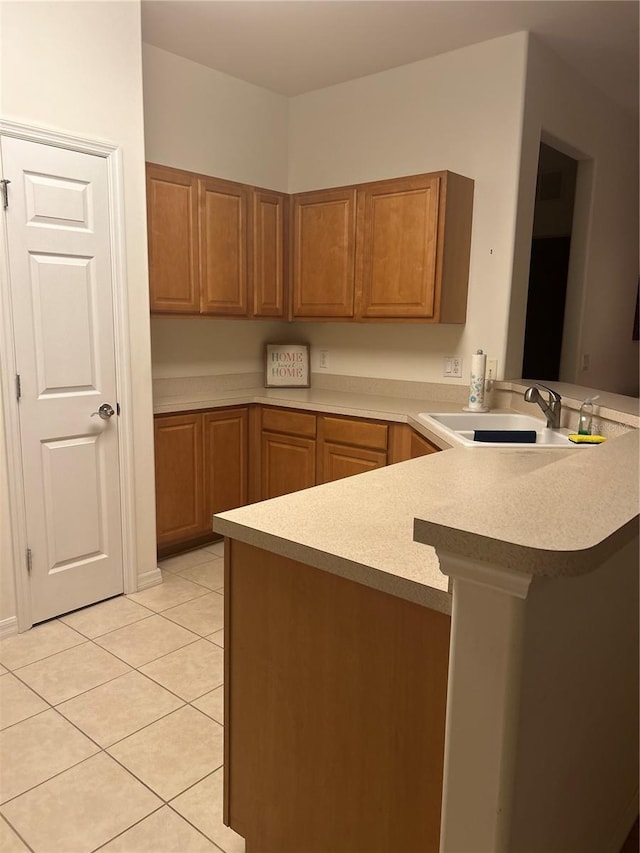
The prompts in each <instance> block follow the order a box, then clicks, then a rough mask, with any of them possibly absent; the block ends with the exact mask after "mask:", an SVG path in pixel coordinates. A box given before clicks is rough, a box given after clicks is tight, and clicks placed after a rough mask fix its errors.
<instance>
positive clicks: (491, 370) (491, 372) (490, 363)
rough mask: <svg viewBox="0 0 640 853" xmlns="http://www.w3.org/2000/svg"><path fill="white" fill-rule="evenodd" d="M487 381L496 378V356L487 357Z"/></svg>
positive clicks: (493, 380)
mask: <svg viewBox="0 0 640 853" xmlns="http://www.w3.org/2000/svg"><path fill="white" fill-rule="evenodd" d="M485 378H486V379H487V381H488V382H495V380H496V379H497V378H498V359H497V358H488V359H487V375H486V377H485Z"/></svg>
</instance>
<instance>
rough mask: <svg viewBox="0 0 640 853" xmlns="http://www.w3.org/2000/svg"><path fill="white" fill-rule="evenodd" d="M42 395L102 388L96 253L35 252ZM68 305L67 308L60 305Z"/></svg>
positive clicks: (33, 272)
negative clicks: (97, 348)
mask: <svg viewBox="0 0 640 853" xmlns="http://www.w3.org/2000/svg"><path fill="white" fill-rule="evenodd" d="M30 262H31V299H32V305H33V337H34V346H35V351H36V371H37V389H38V394H39V396H40V397H42V396H43V395H48V394H59V393H61V392H63V391H66V392H67V393H71V392H74V391H75V392H78V391H82V392H86V391H96V390H97V388H98V384H99V383H98V381H97V377H96V367H97V353H96V351H95V345H96V343H97V342H96V340H95V337H94V334H93V333H94V330H95V328H96V325H97V318H96V317H95V303H96V293H95V285H96V281H95V273H94V266H93V263H92V260H91V259H90V258H74V257H68V256H67V257H65V256H62V255H57V256H56V255H38V254H36V253H33V254H31V255H30ZM61 305H64V306H65V308H64V311H63V312H62V311H60V306H61Z"/></svg>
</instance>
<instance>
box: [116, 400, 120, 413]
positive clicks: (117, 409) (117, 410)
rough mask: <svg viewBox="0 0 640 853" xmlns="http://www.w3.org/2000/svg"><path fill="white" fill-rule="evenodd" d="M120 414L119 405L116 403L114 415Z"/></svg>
mask: <svg viewBox="0 0 640 853" xmlns="http://www.w3.org/2000/svg"><path fill="white" fill-rule="evenodd" d="M119 414H120V403H116V415H119Z"/></svg>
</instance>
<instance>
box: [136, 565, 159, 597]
mask: <svg viewBox="0 0 640 853" xmlns="http://www.w3.org/2000/svg"><path fill="white" fill-rule="evenodd" d="M160 583H162V572H161V571H160V569H150V570H149V571H148V572H143V573H142V574H141V575H138V592H142V590H143V589H149V587H152V586H158V584H160Z"/></svg>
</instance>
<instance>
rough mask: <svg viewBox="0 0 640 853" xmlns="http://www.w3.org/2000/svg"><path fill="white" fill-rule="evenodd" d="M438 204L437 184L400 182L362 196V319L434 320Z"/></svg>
mask: <svg viewBox="0 0 640 853" xmlns="http://www.w3.org/2000/svg"><path fill="white" fill-rule="evenodd" d="M438 203H439V179H438V178H429V177H424V178H405V179H402V178H399V179H398V180H397V181H393V182H389V181H382V182H380V183H379V184H370V185H368V186H367V187H366V188H365V189H364V190H363V191H362V193H361V197H360V211H359V213H360V222H361V227H362V232H363V234H362V257H361V260H360V266H361V281H360V282H359V290H360V291H361V299H362V305H361V313H362V316H363V317H399V318H400V317H425V318H430V317H433V316H434V312H435V284H436V239H437V228H438Z"/></svg>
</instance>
